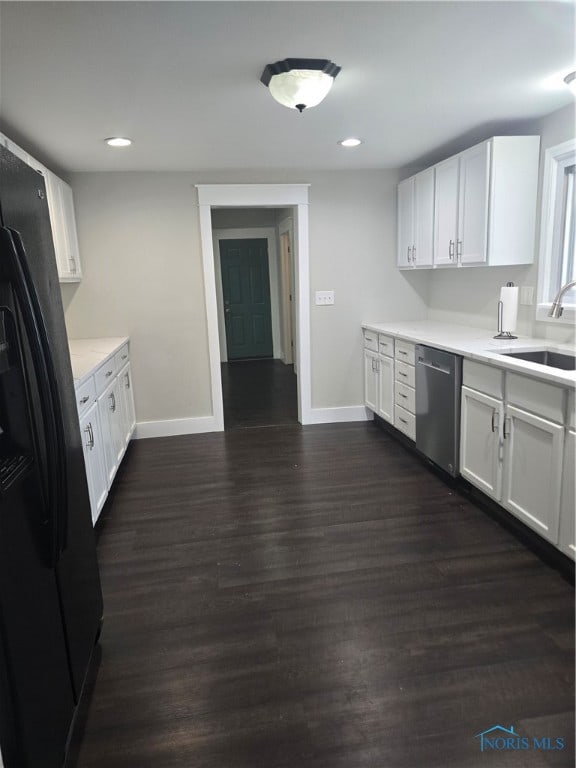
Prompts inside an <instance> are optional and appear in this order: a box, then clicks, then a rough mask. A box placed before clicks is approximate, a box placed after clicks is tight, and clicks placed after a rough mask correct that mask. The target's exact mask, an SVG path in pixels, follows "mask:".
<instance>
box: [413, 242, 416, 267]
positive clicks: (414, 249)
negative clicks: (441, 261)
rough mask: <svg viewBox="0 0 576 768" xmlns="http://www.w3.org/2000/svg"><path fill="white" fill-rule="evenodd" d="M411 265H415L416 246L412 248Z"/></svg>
mask: <svg viewBox="0 0 576 768" xmlns="http://www.w3.org/2000/svg"><path fill="white" fill-rule="evenodd" d="M412 264H416V246H415V245H413V246H412Z"/></svg>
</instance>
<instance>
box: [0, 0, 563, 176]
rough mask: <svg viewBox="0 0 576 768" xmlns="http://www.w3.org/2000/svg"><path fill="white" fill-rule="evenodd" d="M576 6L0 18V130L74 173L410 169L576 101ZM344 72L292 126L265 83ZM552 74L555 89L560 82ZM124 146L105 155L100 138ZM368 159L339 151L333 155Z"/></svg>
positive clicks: (95, 8)
mask: <svg viewBox="0 0 576 768" xmlns="http://www.w3.org/2000/svg"><path fill="white" fill-rule="evenodd" d="M574 11H575V7H574V5H573V4H572V3H571V2H570V3H568V2H550V1H549V0H543V1H542V2H407V1H406V0H404V2H330V1H328V2H273V1H268V2H59V3H58V2H57V3H52V2H15V3H11V2H3V3H0V31H1V39H0V61H1V81H0V86H1V88H0V96H1V101H0V125H1V126H2V128H3V130H4V131H5V132H6V133H7V134H10V133H12V134H13V136H14V138H16V139H18V138H20V140H21V141H22V142H24V141H25V142H26V143H27V144H29V145H30V147H31V148H36V149H38V150H40V151H41V153H42V154H43V155H44V157H45V158H50V159H51V160H52V161H53V162H54V163H55V164H57V165H58V166H60V167H61V168H62V169H64V170H69V171H71V170H206V169H230V170H232V169H271V170H274V169H291V168H294V169H336V170H338V169H352V168H355V169H363V168H390V167H400V166H403V165H406V164H409V163H411V162H412V161H414V160H416V159H418V158H421V157H423V156H425V155H426V154H427V153H429V152H431V151H432V150H434V149H435V148H438V147H440V146H442V145H445V144H448V143H449V142H451V141H453V140H455V139H457V138H458V137H460V136H463V135H465V134H467V133H470V132H471V131H473V130H474V129H476V128H477V127H478V126H483V125H487V124H491V125H499V124H500V125H502V126H505V125H507V124H510V123H513V122H515V121H521V120H526V119H529V118H535V117H540V116H542V115H545V114H548V113H550V112H552V111H554V110H556V109H559V108H561V107H562V106H564V105H566V104H569V103H570V102H571V101H572V100H573V97H572V96H571V94H570V92H569V91H568V90H567V89H566V87H565V86H564V85H563V83H562V82H561V76H562V75H564V74H566V73H567V72H569V71H570V70H571V69H574V68H575V55H574V28H575V27H574ZM285 57H311V58H328V59H332V61H334V62H335V63H336V64H338V65H339V66H341V67H342V71H341V73H340V75H339V76H338V78H337V79H336V81H335V83H334V87H333V89H332V91H331V92H330V94H329V95H328V96H327V98H326V100H325V101H324V102H323V103H322V104H320V105H319V106H317V107H315V108H312V109H310V110H309V111H306V112H304V113H303V114H299V113H298V112H296V111H295V110H289V109H287V108H285V107H282V106H280V105H279V104H277V103H276V102H275V101H274V100H273V99H272V97H271V96H270V93H269V92H268V90H267V88H266V87H265V86H263V85H262V84H261V83H260V82H259V78H260V75H261V73H262V70H263V68H264V66H265V65H266V64H268V63H271V62H274V61H276V60H278V59H282V58H285ZM555 76H556V80H554V77H555ZM114 135H120V136H125V135H127V136H130V137H132V138H133V139H134V144H133V146H132V147H131V148H130V149H128V150H111V149H109V148H108V147H106V146H105V145H104V144H103V139H104V138H105V137H107V136H114ZM349 135H353V136H360V137H361V138H362V139H363V140H364V144H363V145H362V146H360V147H358V148H356V149H352V150H350V149H347V150H345V149H342V148H341V147H339V146H338V145H337V143H336V142H337V141H338V139H341V138H343V137H345V136H349Z"/></svg>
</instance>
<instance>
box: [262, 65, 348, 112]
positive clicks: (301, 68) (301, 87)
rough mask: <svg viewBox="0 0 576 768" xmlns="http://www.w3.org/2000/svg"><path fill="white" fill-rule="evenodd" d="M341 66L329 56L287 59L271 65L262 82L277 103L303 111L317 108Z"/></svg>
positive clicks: (265, 70) (266, 69) (263, 74)
mask: <svg viewBox="0 0 576 768" xmlns="http://www.w3.org/2000/svg"><path fill="white" fill-rule="evenodd" d="M338 72H340V67H338V66H336V64H333V63H332V62H331V61H328V59H284V61H277V62H276V63H275V64H268V65H267V66H266V68H265V69H264V72H263V73H262V77H261V78H260V82H262V83H264V85H267V86H268V88H269V89H270V93H271V94H272V96H273V97H274V98H275V99H276V101H277V102H279V103H280V104H283V105H284V106H285V107H290V109H297V110H298V111H299V112H302V111H303V110H304V109H306V108H307V107H315V106H316V105H317V104H320V102H321V101H322V99H324V98H325V97H326V95H327V94H328V91H329V90H330V89H331V88H332V84H333V83H334V78H335V77H336V75H337V74H338Z"/></svg>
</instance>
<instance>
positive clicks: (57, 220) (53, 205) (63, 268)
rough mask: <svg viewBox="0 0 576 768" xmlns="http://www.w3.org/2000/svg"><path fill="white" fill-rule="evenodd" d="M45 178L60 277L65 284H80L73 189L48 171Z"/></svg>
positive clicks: (80, 272) (80, 270)
mask: <svg viewBox="0 0 576 768" xmlns="http://www.w3.org/2000/svg"><path fill="white" fill-rule="evenodd" d="M44 178H45V181H46V192H47V194H48V209H49V211H50V224H51V225H52V237H53V238H54V250H55V251H56V264H57V266H58V277H59V278H60V282H61V283H77V282H80V280H81V279H82V269H81V266H80V252H79V249H78V234H77V232H76V216H75V214H74V200H73V197H72V188H71V187H70V185H69V184H67V183H66V182H65V181H63V180H62V179H60V178H59V177H58V176H56V174H54V173H52V171H49V170H48V169H47V168H46V169H45V174H44Z"/></svg>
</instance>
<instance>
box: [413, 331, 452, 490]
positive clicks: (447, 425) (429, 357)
mask: <svg viewBox="0 0 576 768" xmlns="http://www.w3.org/2000/svg"><path fill="white" fill-rule="evenodd" d="M461 385H462V358H461V357H460V356H459V355H453V354H451V353H450V352H444V351H442V350H441V349H434V347H426V346H424V345H423V344H417V345H416V447H417V448H418V450H419V451H421V452H422V453H423V454H424V455H425V456H427V457H428V458H429V459H430V460H431V461H433V462H434V464H437V465H438V466H439V467H441V468H442V469H444V470H445V471H446V472H448V473H449V474H450V475H452V477H456V476H457V475H458V474H459V460H458V458H459V448H460V387H461Z"/></svg>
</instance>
